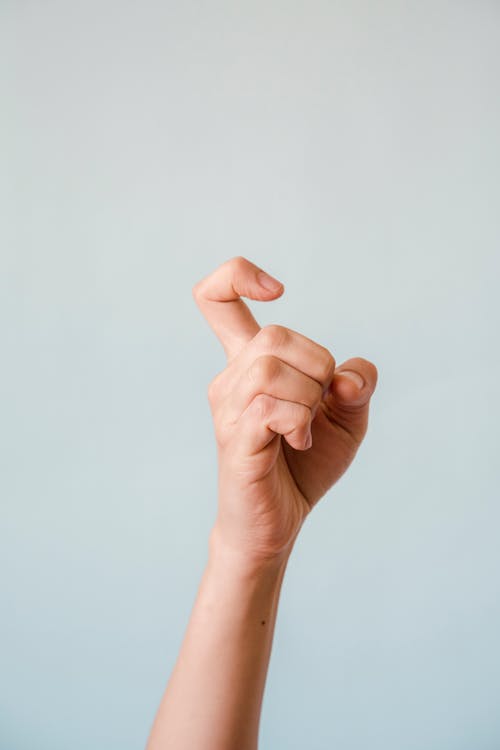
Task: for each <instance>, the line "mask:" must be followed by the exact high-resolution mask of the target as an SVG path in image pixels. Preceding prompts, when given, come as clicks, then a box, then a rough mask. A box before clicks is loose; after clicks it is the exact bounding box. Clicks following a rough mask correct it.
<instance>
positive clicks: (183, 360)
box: [0, 0, 500, 750]
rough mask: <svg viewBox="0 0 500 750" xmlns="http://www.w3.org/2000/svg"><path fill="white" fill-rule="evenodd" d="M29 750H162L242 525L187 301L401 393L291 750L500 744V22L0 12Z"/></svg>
mask: <svg viewBox="0 0 500 750" xmlns="http://www.w3.org/2000/svg"><path fill="white" fill-rule="evenodd" d="M0 79H1V97H0V112H1V116H0V148H1V165H0V166H1V168H0V191H1V195H0V214H1V220H0V252H1V266H0V311H1V317H0V345H1V349H0V352H1V356H0V360H1V361H0V388H1V390H0V392H1V400H0V403H1V415H0V491H1V501H0V502H1V513H0V520H1V524H0V588H1V599H0V601H1V605H0V606H1V616H0V747H1V748H2V750H68V748H71V750H84V749H85V750H90V749H92V750H100V749H101V748H102V749H103V750H132V749H133V748H142V747H143V746H144V744H145V742H146V738H147V735H148V732H149V729H150V726H151V723H152V720H153V716H154V713H155V711H156V708H157V705H158V702H159V700H160V697H161V694H162V692H163V690H164V687H165V685H166V682H167V680H168V677H169V675H170V672H171V669H172V667H173V664H174V662H175V659H176V656H177V653H178V650H179V646H180V643H181V640H182V637H183V634H184V630H185V627H186V624H187V621H188V618H189V614H190V611H191V607H192V604H193V601H194V597H195V594H196V591H197V587H198V583H199V580H200V576H201V573H202V571H203V568H204V565H205V562H206V557H207V539H208V533H209V531H210V528H211V525H212V522H213V520H214V517H215V510H216V502H217V497H216V479H217V466H216V453H215V443H214V436H213V428H212V422H211V415H210V410H209V407H208V401H207V397H206V388H207V385H208V383H209V381H210V380H211V378H213V377H214V375H215V374H216V373H217V372H219V371H220V370H222V369H223V368H224V366H225V361H224V353H223V350H222V347H221V346H220V344H219V342H218V341H217V339H216V338H215V336H214V335H213V333H212V331H211V330H210V328H209V327H208V324H207V323H206V322H205V321H204V319H203V317H202V316H201V314H200V312H199V311H198V309H197V308H196V305H195V303H194V301H193V299H192V296H191V288H192V286H193V285H194V284H195V282H196V281H198V280H199V279H201V278H202V277H203V276H205V275H207V274H208V273H210V272H211V271H212V270H214V269H215V268H216V267H217V266H218V265H219V264H221V263H222V262H223V261H225V260H227V259H229V258H231V257H233V256H235V255H243V256H245V257H247V258H249V259H250V260H252V261H253V262H255V263H257V264H259V265H260V266H261V267H263V268H264V269H266V270H267V271H269V272H270V273H272V274H273V275H275V276H277V277H278V278H279V279H280V280H281V281H283V283H284V284H285V287H286V290H285V293H284V295H283V297H282V298H281V299H279V300H276V301H274V302H271V303H267V304H266V303H255V302H252V303H250V306H251V308H252V310H253V311H254V313H255V315H256V316H257V317H258V319H259V322H260V323H261V324H262V325H266V324H269V323H278V324H281V325H286V326H287V327H289V328H292V329H294V330H297V331H300V332H301V333H303V334H304V335H306V336H309V337H310V338H312V339H314V340H316V341H318V342H320V343H321V344H322V345H324V346H326V347H328V348H329V349H330V351H331V352H332V353H333V354H334V356H335V358H336V360H337V362H338V363H341V362H342V361H344V360H345V359H347V358H348V357H352V356H362V357H366V358H367V359H370V360H372V361H373V362H374V363H375V364H376V365H377V368H378V371H379V383H378V387H377V390H376V393H375V395H374V397H373V401H372V407H371V412H370V425H369V431H368V434H367V436H366V440H365V442H364V444H363V445H362V447H361V449H360V451H359V453H358V456H357V459H356V461H355V463H354V464H353V466H352V467H351V469H350V471H349V472H348V473H347V474H345V475H344V477H342V478H341V480H340V481H339V482H338V483H337V484H336V485H335V486H334V487H333V488H332V489H331V490H330V492H329V493H328V494H327V496H326V497H325V498H324V499H323V500H322V502H321V503H320V505H318V506H317V507H316V508H315V510H314V513H313V514H311V516H310V517H309V518H308V519H307V521H306V524H305V526H304V528H303V530H302V533H301V535H300V537H299V540H298V542H297V545H296V547H295V550H294V553H293V555H292V557H291V559H290V562H289V565H288V569H287V574H286V577H285V581H284V584H283V588H282V592H281V602H280V609H279V614H278V620H277V624H276V631H275V637H274V648H273V653H272V658H271V664H270V667H269V673H268V679H267V685H266V692H265V696H264V705H263V711H262V723H261V748H262V750H305V749H307V750H330V749H337V748H338V750H366V748H370V749H371V750H379V749H380V750H494V749H495V748H498V747H500V711H499V708H498V706H499V695H500V544H499V530H500V509H499V498H500V489H499V487H500V468H499V463H500V462H499V459H498V451H499V443H500V441H499V438H500V430H499V420H500V408H499V386H498V382H499V377H500V358H499V338H500V337H499V329H500V304H499V280H500V275H499V272H500V262H499V252H500V242H499V240H500V229H499V214H500V97H499V80H500V5H499V3H497V2H494V1H493V0H490V1H488V0H480V1H477V2H476V1H475V2H473V1H472V0H471V1H470V2H465V1H464V2H440V1H439V0H438V1H437V2H436V1H435V0H432V2H430V1H424V2H418V3H417V2H414V3H411V2H410V3H409V2H395V1H394V2H392V1H390V0H381V1H380V2H368V0H365V1H364V2H362V1H361V0H355V1H354V2H351V1H349V2H347V1H344V2H327V1H326V0H312V1H308V2H305V0H304V1H302V2H295V1H293V0H292V1H289V2H285V1H284V0H267V1H266V2H263V1H261V0H255V1H254V2H239V1H238V0H233V2H230V1H229V0H227V1H225V2H220V1H214V2H208V1H207V2H201V1H197V2H194V1H193V0H187V1H186V2H184V1H183V0H182V1H181V2H173V1H171V0H165V1H163V2H161V1H160V0H141V2H139V1H138V0H137V1H136V2H127V1H125V2H118V1H117V0H113V1H110V0H99V2H97V0H91V1H87V0H86V1H85V2H83V0H81V1H80V0H77V1H74V2H62V1H57V2H56V1H55V0H47V2H35V1H34V0H24V1H20V0H17V1H16V0H1V2H0Z"/></svg>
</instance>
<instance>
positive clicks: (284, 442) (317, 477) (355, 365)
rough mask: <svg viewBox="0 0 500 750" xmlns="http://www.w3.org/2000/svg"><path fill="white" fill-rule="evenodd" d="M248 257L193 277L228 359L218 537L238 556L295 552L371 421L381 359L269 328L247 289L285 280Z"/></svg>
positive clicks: (218, 414) (218, 385)
mask: <svg viewBox="0 0 500 750" xmlns="http://www.w3.org/2000/svg"><path fill="white" fill-rule="evenodd" d="M272 282H273V280H272V279H271V278H270V277H267V282H266V275H265V274H263V272H262V270H261V269H260V268H259V267H258V266H256V265H254V264H253V263H251V262H250V261H249V260H247V259H246V258H243V257H235V258H232V259H231V260H228V261H227V262H225V263H223V264H222V265H221V266H219V268H217V269H216V270H215V271H214V272H213V273H211V274H210V275H209V276H207V277H205V278H204V279H202V280H201V281H199V282H198V283H197V284H196V285H195V286H194V287H193V296H194V299H195V300H196V302H197V304H198V306H199V308H200V310H201V312H202V313H203V315H204V316H205V318H206V319H207V321H208V323H209V324H210V326H211V327H212V329H213V330H214V332H215V333H216V335H217V336H218V338H219V340H220V341H221V343H222V345H223V347H224V350H225V352H226V355H227V361H228V364H227V366H226V368H225V369H224V370H223V371H222V372H220V373H219V374H218V375H216V377H215V378H214V379H213V380H212V381H211V383H210V385H209V387H208V398H209V403H210V408H211V411H212V416H213V419H214V427H215V437H216V441H217V452H218V461H219V478H218V511H217V518H216V522H215V525H214V529H213V531H212V540H213V541H214V542H216V543H217V544H222V545H223V546H224V548H225V549H226V550H230V551H231V552H232V553H234V555H235V556H236V557H243V558H244V559H246V560H249V559H250V560H253V561H256V562H258V561H261V560H262V561H267V560H271V559H278V558H280V557H282V556H286V555H288V554H289V552H290V550H291V548H292V546H293V543H294V541H295V539H296V537H297V534H298V532H299V531H300V528H301V526H302V524H303V522H304V520H305V518H306V516H307V515H308V513H309V512H310V510H311V509H312V507H313V506H314V505H315V503H317V502H318V500H319V499H320V498H321V497H322V496H323V495H324V494H325V493H326V492H327V490H328V489H329V488H330V487H331V486H332V485H333V484H334V483H335V482H336V481H337V479H339V477H340V476H341V475H342V474H343V473H344V472H345V470H346V469H347V467H348V466H349V465H350V463H351V462H352V460H353V458H354V456H355V454H356V452H357V450H358V448H359V446H360V444H361V442H362V440H363V437H364V436H365V433H366V430H367V426H368V409H369V401H370V398H371V395H372V394H373V391H374V389H375V386H376V383H377V369H376V367H375V365H373V364H372V363H371V362H369V361H368V360H366V359H362V358H360V357H356V358H352V359H349V360H347V361H346V362H344V363H343V364H341V365H340V366H338V367H337V366H336V363H335V359H334V357H333V355H332V354H331V353H330V352H329V351H328V349H326V348H325V347H323V346H321V345H320V344H317V343H315V342H314V341H312V340H311V339H308V338H306V337H305V336H303V335H302V334H300V333H297V332H296V331H292V330H290V329H289V328H286V327H283V326H277V325H270V326H265V327H264V328H261V327H260V326H259V325H258V323H257V321H256V320H255V318H254V317H253V315H252V313H251V311H250V310H249V308H248V307H247V305H246V304H245V303H244V302H243V300H242V299H241V297H242V296H243V297H247V298H249V299H253V300H260V301H267V300H271V299H276V298H277V297H279V296H280V295H281V294H282V293H283V285H282V284H280V283H279V282H277V281H276V280H274V286H273V283H272Z"/></svg>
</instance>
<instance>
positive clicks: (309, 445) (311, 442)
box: [305, 430, 313, 450]
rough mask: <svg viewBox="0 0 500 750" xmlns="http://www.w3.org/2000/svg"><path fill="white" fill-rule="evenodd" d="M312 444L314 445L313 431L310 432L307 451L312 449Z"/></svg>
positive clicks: (306, 446)
mask: <svg viewBox="0 0 500 750" xmlns="http://www.w3.org/2000/svg"><path fill="white" fill-rule="evenodd" d="M312 444H313V436H312V432H311V430H309V437H308V438H307V441H306V444H305V449H306V450H309V448H310V447H311V445H312Z"/></svg>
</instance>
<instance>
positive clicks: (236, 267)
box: [228, 255, 248, 272]
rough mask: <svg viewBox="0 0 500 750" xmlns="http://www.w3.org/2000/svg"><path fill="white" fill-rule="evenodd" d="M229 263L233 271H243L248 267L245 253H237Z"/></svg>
mask: <svg viewBox="0 0 500 750" xmlns="http://www.w3.org/2000/svg"><path fill="white" fill-rule="evenodd" d="M228 264H229V266H230V267H231V269H232V270H233V271H235V272H238V271H243V270H244V269H245V268H246V267H247V265H248V261H247V259H246V258H244V257H243V255H235V256H233V257H232V258H231V259H230V260H229V261H228Z"/></svg>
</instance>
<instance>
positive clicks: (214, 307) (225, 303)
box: [193, 256, 284, 360]
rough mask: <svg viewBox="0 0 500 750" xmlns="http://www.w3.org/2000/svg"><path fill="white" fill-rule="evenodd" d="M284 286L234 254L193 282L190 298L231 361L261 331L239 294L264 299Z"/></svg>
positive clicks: (273, 294) (277, 292)
mask: <svg viewBox="0 0 500 750" xmlns="http://www.w3.org/2000/svg"><path fill="white" fill-rule="evenodd" d="M264 277H267V279H268V282H267V283H268V287H267V288H266V286H265V285H263V283H262V281H263V280H265V279H264ZM272 281H274V282H275V284H274V289H273V288H272V283H271V282H272ZM283 289H284V287H283V284H281V283H280V282H278V281H276V279H272V277H270V276H268V275H267V274H265V273H264V272H263V271H262V269H261V268H259V267H258V266H256V265H255V264H254V263H252V262H251V261H249V260H247V259H246V258H243V257H242V256H237V257H235V258H231V259H230V260H227V261H226V262H225V263H223V264H222V265H221V266H219V267H218V268H216V269H215V271H213V272H212V273H211V274H209V275H208V276H206V277H205V278H203V279H201V281H199V282H198V283H197V284H195V285H194V287H193V297H194V299H195V301H196V304H197V305H198V307H199V308H200V310H201V312H202V313H203V315H204V317H205V318H206V320H207V322H208V324H209V325H210V327H211V328H212V330H213V331H214V333H215V334H216V336H217V337H218V339H219V341H220V342H221V344H222V346H223V347H224V351H225V352H226V355H227V358H228V360H231V359H232V358H233V357H235V356H236V355H237V354H238V352H239V351H240V350H241V349H242V348H243V347H244V346H245V344H247V343H248V342H249V341H250V340H251V339H253V337H254V336H255V335H256V334H257V333H258V332H259V331H260V326H259V324H258V323H257V321H256V320H255V318H254V316H253V315H252V313H251V311H250V310H249V308H248V307H247V305H246V304H245V303H244V302H243V300H242V299H241V297H242V296H243V297H248V298H249V299H255V300H262V301H267V300H271V299H275V298H276V297H278V296H279V295H281V294H282V293H283Z"/></svg>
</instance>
